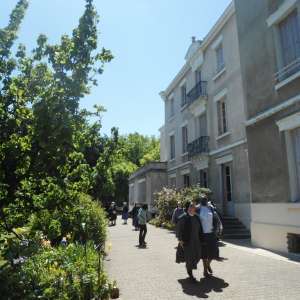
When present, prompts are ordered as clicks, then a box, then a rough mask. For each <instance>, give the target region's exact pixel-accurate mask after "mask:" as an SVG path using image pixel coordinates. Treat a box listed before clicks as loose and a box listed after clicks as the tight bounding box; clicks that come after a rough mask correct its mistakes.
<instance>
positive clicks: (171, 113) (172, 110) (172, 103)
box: [169, 97, 175, 119]
mask: <svg viewBox="0 0 300 300" xmlns="http://www.w3.org/2000/svg"><path fill="white" fill-rule="evenodd" d="M169 105H170V110H169V111H170V114H169V119H171V118H173V117H174V116H175V99H174V97H173V98H170V100H169Z"/></svg>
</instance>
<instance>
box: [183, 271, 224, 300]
mask: <svg viewBox="0 0 300 300" xmlns="http://www.w3.org/2000/svg"><path fill="white" fill-rule="evenodd" d="M178 282H179V283H180V284H181V286H182V291H183V292H184V293H185V294H187V295H189V296H196V297H198V298H208V297H209V296H208V294H209V293H210V292H212V291H214V292H216V293H222V292H223V289H225V288H227V287H228V286H229V284H228V283H227V282H225V281H224V280H223V279H221V278H218V277H214V276H211V277H209V278H202V279H201V280H200V282H199V281H197V282H196V283H194V282H191V280H190V279H189V278H187V279H179V280H178Z"/></svg>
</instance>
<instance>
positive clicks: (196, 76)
mask: <svg viewBox="0 0 300 300" xmlns="http://www.w3.org/2000/svg"><path fill="white" fill-rule="evenodd" d="M195 81H196V84H197V83H199V82H200V81H201V70H197V71H196V72H195Z"/></svg>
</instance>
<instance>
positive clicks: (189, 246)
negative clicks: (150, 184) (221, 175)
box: [108, 197, 223, 281]
mask: <svg viewBox="0 0 300 300" xmlns="http://www.w3.org/2000/svg"><path fill="white" fill-rule="evenodd" d="M108 213H109V220H110V222H111V224H112V225H116V219H117V208H116V205H115V203H114V202H113V203H112V204H111V206H110V208H109V210H108ZM129 215H130V216H131V217H132V225H133V227H134V228H135V230H139V247H140V248H145V247H146V246H147V243H146V241H145V238H146V234H147V221H148V206H147V204H143V205H141V206H137V205H136V204H135V205H134V207H133V208H132V210H131V211H130V212H129V211H128V206H127V204H126V203H124V205H123V208H122V219H123V224H127V219H128V217H129ZM172 222H173V223H174V224H175V225H176V237H177V239H178V247H177V253H176V262H177V263H181V262H185V264H186V269H187V273H188V275H189V278H190V279H191V280H192V281H196V278H195V277H194V275H193V270H196V269H197V265H198V263H199V262H200V260H201V259H202V262H203V275H204V277H209V276H210V275H211V274H213V270H212V267H211V263H212V261H213V260H218V259H219V247H218V235H219V234H220V233H221V232H222V230H223V226H222V222H221V220H220V217H219V215H218V213H217V211H216V209H215V207H214V205H213V204H212V203H211V202H209V201H208V199H207V197H201V198H199V199H197V200H196V201H195V202H189V203H186V205H185V207H182V206H181V204H180V203H178V205H177V207H176V209H175V210H174V212H173V215H172Z"/></svg>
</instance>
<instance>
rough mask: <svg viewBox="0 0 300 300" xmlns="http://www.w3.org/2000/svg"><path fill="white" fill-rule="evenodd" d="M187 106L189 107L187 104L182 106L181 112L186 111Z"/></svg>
mask: <svg viewBox="0 0 300 300" xmlns="http://www.w3.org/2000/svg"><path fill="white" fill-rule="evenodd" d="M187 106H188V105H187V103H186V104H184V105H183V106H181V108H180V110H181V111H183V110H185V109H186V108H187Z"/></svg>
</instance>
